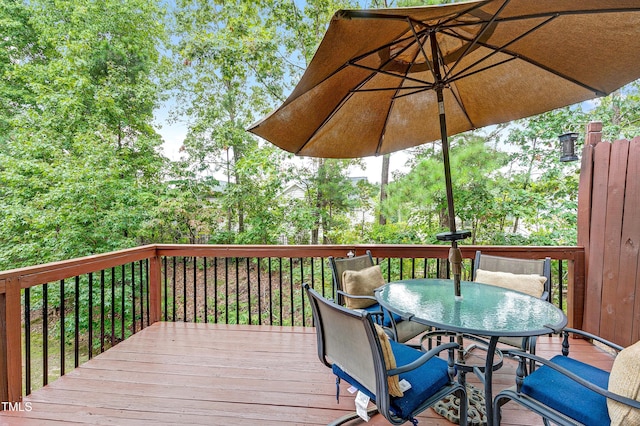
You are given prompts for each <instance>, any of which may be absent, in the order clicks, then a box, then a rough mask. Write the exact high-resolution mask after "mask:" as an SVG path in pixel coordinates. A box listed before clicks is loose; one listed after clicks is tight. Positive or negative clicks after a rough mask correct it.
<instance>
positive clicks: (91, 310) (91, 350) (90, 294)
mask: <svg viewBox="0 0 640 426" xmlns="http://www.w3.org/2000/svg"><path fill="white" fill-rule="evenodd" d="M88 325H89V342H88V345H89V348H88V351H89V359H91V358H93V272H89V319H88Z"/></svg>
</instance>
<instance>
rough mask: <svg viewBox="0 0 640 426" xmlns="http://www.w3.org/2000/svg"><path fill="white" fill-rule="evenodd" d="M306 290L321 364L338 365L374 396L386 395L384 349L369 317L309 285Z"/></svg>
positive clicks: (365, 313)
mask: <svg viewBox="0 0 640 426" xmlns="http://www.w3.org/2000/svg"><path fill="white" fill-rule="evenodd" d="M304 288H305V290H306V292H307V295H308V297H309V302H310V303H311V309H312V312H313V320H314V324H315V326H316V335H317V339H318V357H319V358H320V361H322V362H323V363H324V364H325V365H326V366H328V367H332V366H333V364H336V366H338V367H340V368H341V369H342V370H343V371H345V372H346V373H347V374H349V375H350V376H351V377H353V378H354V379H355V380H357V381H358V382H359V383H360V384H361V385H363V386H364V387H366V388H367V390H369V392H371V394H373V395H380V394H381V395H387V394H388V393H389V391H388V384H387V380H386V374H385V369H383V364H384V359H383V357H382V349H381V347H380V342H379V340H378V337H377V334H376V331H375V329H374V325H373V322H372V321H371V318H370V316H369V314H368V313H367V312H361V311H354V310H350V309H347V308H344V307H342V306H340V305H338V304H336V303H333V302H331V301H329V300H327V299H325V298H324V297H322V296H321V295H320V294H318V293H317V292H316V291H315V290H313V289H311V288H310V287H309V286H308V285H307V284H305V285H304ZM377 376H379V377H377ZM377 379H378V380H377ZM379 379H382V380H379ZM376 390H378V391H379V392H380V393H378V392H376Z"/></svg>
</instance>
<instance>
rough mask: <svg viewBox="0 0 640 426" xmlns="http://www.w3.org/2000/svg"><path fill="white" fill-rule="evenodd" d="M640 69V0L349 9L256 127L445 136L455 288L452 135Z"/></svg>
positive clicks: (284, 133)
mask: <svg viewBox="0 0 640 426" xmlns="http://www.w3.org/2000/svg"><path fill="white" fill-rule="evenodd" d="M637 78H640V0H535V1H532V0H484V1H471V2H465V3H454V4H448V5H440V6H425V7H412V8H398V9H375V10H340V11H338V12H336V14H335V15H334V17H333V19H332V20H331V23H330V24H329V28H328V30H327V32H326V34H325V36H324V38H323V40H322V42H321V44H320V46H319V47H318V50H317V51H316V53H315V56H314V58H313V60H312V61H311V63H310V64H309V67H308V68H307V70H306V71H305V73H304V75H303V76H302V79H301V80H300V82H299V83H298V85H297V86H296V87H295V89H294V90H293V92H292V93H291V95H290V96H289V97H288V98H287V100H286V101H285V102H284V103H283V104H282V105H281V106H280V107H279V108H278V109H277V110H275V111H274V112H272V113H271V114H270V115H268V116H267V117H266V118H264V119H263V120H261V121H259V122H258V123H256V124H254V125H252V126H251V127H250V128H249V131H251V132H253V133H255V134H257V135H259V136H261V137H263V138H264V139H267V140H268V141H270V142H272V143H274V144H275V145H277V146H279V147H281V148H283V149H285V150H287V151H290V152H294V153H296V154H298V155H302V156H311V157H326V158H355V157H363V156H369V155H379V154H385V153H389V152H393V151H397V150H401V149H405V148H408V147H412V146H416V145H420V144H423V143H426V142H431V141H436V140H441V141H442V154H443V162H444V170H445V184H446V194H447V207H448V215H449V226H450V232H447V233H443V234H439V235H438V237H439V239H441V240H446V241H451V243H452V250H451V252H450V259H451V260H452V263H453V268H452V269H453V275H454V282H455V284H456V286H455V287H456V290H455V291H456V296H459V295H460V292H459V291H460V290H459V282H460V263H461V256H460V251H459V249H458V248H457V241H458V240H460V239H463V238H465V237H467V236H468V235H469V234H470V233H469V232H466V231H458V230H457V229H456V223H455V209H454V203H453V191H452V185H451V173H450V165H449V143H448V140H447V137H448V136H451V135H455V134H457V133H460V132H464V131H467V130H471V129H476V128H480V127H483V126H488V125H491V124H497V123H503V122H508V121H511V120H514V119H518V118H522V117H528V116H531V115H535V114H539V113H542V112H545V111H549V110H551V109H554V108H558V107H562V106H566V105H570V104H574V103H577V102H580V101H584V100H587V99H590V98H593V97H597V96H603V95H606V94H608V93H610V92H612V91H613V90H616V89H617V88H619V87H621V86H622V85H624V84H626V83H629V82H631V81H633V80H635V79H637Z"/></svg>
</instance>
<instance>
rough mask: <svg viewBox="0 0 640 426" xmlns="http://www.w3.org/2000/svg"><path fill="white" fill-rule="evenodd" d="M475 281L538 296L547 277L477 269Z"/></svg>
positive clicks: (542, 290) (542, 291)
mask: <svg viewBox="0 0 640 426" xmlns="http://www.w3.org/2000/svg"><path fill="white" fill-rule="evenodd" d="M475 281H476V282H479V283H483V284H491V285H495V286H498V287H503V288H508V289H510V290H515V291H519V292H521V293H526V294H528V295H530V296H533V297H540V296H542V293H544V284H545V283H546V282H547V277H543V276H542V275H536V274H531V275H528V274H512V273H511V272H493V271H485V270H482V269H478V270H476V279H475Z"/></svg>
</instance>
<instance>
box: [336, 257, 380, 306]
mask: <svg viewBox="0 0 640 426" xmlns="http://www.w3.org/2000/svg"><path fill="white" fill-rule="evenodd" d="M384 284H385V282H384V277H383V276H382V271H381V270H380V266H378V265H374V266H370V267H369V268H364V269H361V270H359V271H344V272H343V273H342V286H343V287H344V291H345V292H347V293H349V294H353V295H354V296H373V290H375V289H376V288H378V287H381V286H383V285H384ZM345 300H346V305H347V308H349V309H363V308H368V307H369V306H371V305H373V304H375V303H376V301H375V299H354V298H352V297H345Z"/></svg>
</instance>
